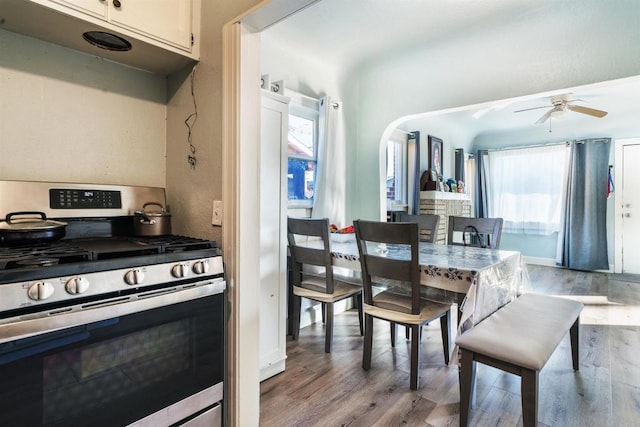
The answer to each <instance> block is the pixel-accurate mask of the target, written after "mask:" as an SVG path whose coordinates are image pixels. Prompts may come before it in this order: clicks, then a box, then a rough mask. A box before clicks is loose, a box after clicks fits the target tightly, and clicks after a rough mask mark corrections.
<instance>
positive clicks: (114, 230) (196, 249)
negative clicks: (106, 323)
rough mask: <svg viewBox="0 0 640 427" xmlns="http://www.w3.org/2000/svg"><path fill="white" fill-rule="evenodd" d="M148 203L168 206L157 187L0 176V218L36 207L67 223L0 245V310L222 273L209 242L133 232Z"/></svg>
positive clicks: (156, 287) (91, 297) (212, 277)
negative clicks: (53, 232) (54, 234)
mask: <svg viewBox="0 0 640 427" xmlns="http://www.w3.org/2000/svg"><path fill="white" fill-rule="evenodd" d="M148 204H158V205H160V206H167V204H166V197H165V191H164V189H163V188H157V187H137V186H122V185H100V184H73V183H59V182H58V183H57V182H28V181H0V218H3V217H7V215H10V214H11V215H17V214H18V213H20V212H21V213H23V214H24V213H34V212H36V213H42V215H41V216H42V217H43V218H44V217H45V216H46V217H47V218H49V219H55V220H58V221H61V222H64V223H65V224H66V229H65V237H64V238H63V239H61V240H56V241H48V242H46V243H33V240H32V242H28V239H16V240H18V241H20V244H19V245H18V244H16V245H11V246H9V245H7V246H0V317H2V316H5V315H6V314H7V312H15V311H16V310H19V311H20V314H22V313H23V312H24V311H25V310H26V311H29V310H36V309H39V307H43V308H47V307H51V306H52V305H55V307H56V309H57V308H58V307H63V306H66V305H67V304H70V305H73V304H78V303H84V302H86V301H95V300H98V299H101V298H111V297H113V296H114V295H120V294H123V295H128V294H132V293H138V292H155V291H157V290H161V289H165V288H167V289H168V288H171V287H175V286H188V285H190V284H196V283H199V282H202V281H208V280H223V276H224V271H223V263H222V257H221V256H220V253H219V250H218V248H217V245H216V242H214V241H209V240H203V239H198V238H194V237H185V236H177V235H164V236H154V237H137V236H134V235H135V234H136V233H135V230H134V227H133V224H134V221H133V220H134V218H135V215H136V212H138V211H139V210H140V209H141V208H143V207H144V206H146V205H148ZM167 211H168V208H167ZM7 218H8V217H7ZM7 222H8V221H7ZM23 243H24V244H23Z"/></svg>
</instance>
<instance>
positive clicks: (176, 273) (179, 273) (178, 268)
mask: <svg viewBox="0 0 640 427" xmlns="http://www.w3.org/2000/svg"><path fill="white" fill-rule="evenodd" d="M171 275H172V276H173V277H176V278H178V279H181V278H183V277H185V276H188V275H189V265H188V264H176V265H174V266H173V268H172V269H171Z"/></svg>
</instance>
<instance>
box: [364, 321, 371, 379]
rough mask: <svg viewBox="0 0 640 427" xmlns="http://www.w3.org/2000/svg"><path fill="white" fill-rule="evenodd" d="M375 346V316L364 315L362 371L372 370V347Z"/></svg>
mask: <svg viewBox="0 0 640 427" xmlns="http://www.w3.org/2000/svg"><path fill="white" fill-rule="evenodd" d="M372 345H373V316H371V315H369V314H366V313H365V315H364V350H363V352H362V369H364V370H365V371H368V370H369V369H371V346H372Z"/></svg>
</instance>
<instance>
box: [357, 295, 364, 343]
mask: <svg viewBox="0 0 640 427" xmlns="http://www.w3.org/2000/svg"><path fill="white" fill-rule="evenodd" d="M363 298H364V294H362V293H360V294H358V296H357V298H356V302H357V303H358V323H359V324H360V336H363V335H364V300H363Z"/></svg>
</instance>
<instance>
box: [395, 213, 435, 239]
mask: <svg viewBox="0 0 640 427" xmlns="http://www.w3.org/2000/svg"><path fill="white" fill-rule="evenodd" d="M398 222H417V223H418V228H419V229H420V241H421V242H429V243H433V242H435V241H436V238H437V237H438V224H439V223H440V215H431V214H425V215H409V214H405V213H402V214H400V216H399V218H398Z"/></svg>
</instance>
